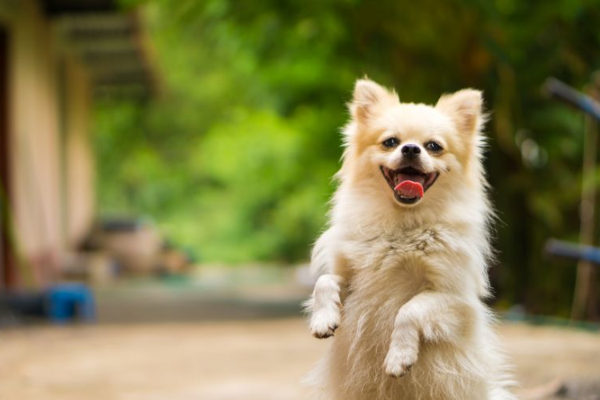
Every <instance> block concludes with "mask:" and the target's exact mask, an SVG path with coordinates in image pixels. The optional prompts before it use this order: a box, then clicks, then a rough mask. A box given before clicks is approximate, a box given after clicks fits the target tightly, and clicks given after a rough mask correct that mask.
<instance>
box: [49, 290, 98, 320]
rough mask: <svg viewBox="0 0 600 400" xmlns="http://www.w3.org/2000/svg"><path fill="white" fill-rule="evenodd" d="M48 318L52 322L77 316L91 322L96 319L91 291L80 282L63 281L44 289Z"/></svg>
mask: <svg viewBox="0 0 600 400" xmlns="http://www.w3.org/2000/svg"><path fill="white" fill-rule="evenodd" d="M46 307H47V312H48V318H50V320H51V321H52V322H56V323H65V322H69V321H70V320H72V319H74V318H75V317H78V318H79V319H80V320H82V321H86V322H91V321H94V320H95V319H96V305H95V302H94V294H93V293H92V291H91V290H90V289H89V288H88V287H87V286H86V285H83V284H81V283H63V284H58V285H54V286H51V287H50V288H49V289H47V291H46Z"/></svg>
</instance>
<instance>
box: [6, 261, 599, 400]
mask: <svg viewBox="0 0 600 400" xmlns="http://www.w3.org/2000/svg"><path fill="white" fill-rule="evenodd" d="M274 271H275V270H274ZM272 273H273V274H275V275H269V274H271V273H267V275H266V278H265V276H264V275H255V274H254V273H253V272H252V271H250V272H247V271H246V272H239V273H236V274H234V277H233V278H232V277H231V276H229V277H227V279H226V280H227V281H228V282H229V283H227V284H226V285H224V284H223V276H222V275H219V274H216V275H212V274H211V273H210V271H209V272H208V273H204V274H203V279H202V280H201V281H202V282H203V283H202V285H200V284H197V283H194V282H196V281H191V282H190V281H187V282H186V281H177V280H174V281H167V282H166V283H165V282H164V281H163V282H161V283H151V282H146V281H139V282H133V283H131V282H130V283H127V284H119V285H116V286H112V287H110V288H105V289H102V290H100V291H99V292H98V304H99V309H100V314H99V316H100V318H99V323H97V324H94V325H88V326H84V325H78V326H77V325H76V326H66V327H52V326H44V325H42V326H29V327H20V328H13V329H9V330H5V331H0V399H2V400H13V399H19V400H34V399H35V400H38V399H45V400H81V399H86V400H100V399H102V400H111V399H115V400H138V399H140V400H141V399H150V400H153V399H157V400H158V399H160V400H162V399H169V400H183V399H194V400H197V399H202V400H204V399H206V400H213V399H214V400H233V399H243V400H252V399H256V400H269V399H272V400H292V399H293V400H300V399H308V398H310V397H309V396H308V394H307V392H306V391H305V389H304V388H303V386H302V384H301V380H302V377H303V375H304V374H305V373H306V372H307V371H309V370H310V369H311V366H312V365H313V364H314V363H315V362H316V361H317V360H318V359H319V357H320V355H321V354H322V353H323V352H324V351H325V350H326V348H327V346H328V341H320V340H317V339H314V338H312V337H311V335H310V334H309V332H308V329H307V326H306V323H305V321H304V320H303V319H302V318H301V317H299V316H298V304H299V301H300V299H302V298H303V297H305V296H306V295H307V293H308V290H307V289H306V288H303V287H301V286H299V285H291V284H288V285H286V284H281V282H279V283H277V282H278V281H280V280H281V277H282V276H281V274H284V275H285V274H290V275H294V274H295V272H293V271H287V272H283V273H281V272H272ZM261 276H262V277H261ZM209 278H210V279H209ZM232 282H233V283H232ZM244 282H245V283H244ZM499 332H500V335H501V338H502V341H503V343H504V346H505V347H506V349H507V350H508V353H509V356H510V358H511V359H512V361H513V362H514V364H515V365H516V369H515V374H516V377H517V379H518V381H519V382H520V383H521V386H522V387H523V389H521V390H525V391H527V392H531V391H530V390H529V389H531V388H536V389H539V388H540V386H542V389H543V388H544V387H549V386H553V385H554V386H556V385H557V383H561V382H563V383H566V384H567V385H568V386H569V392H568V393H569V395H568V396H563V397H556V398H557V399H559V398H560V399H565V398H572V399H593V398H594V399H595V398H596V397H588V396H587V395H585V396H584V394H582V393H583V392H584V391H585V393H588V394H589V393H594V394H598V393H600V390H599V389H600V388H599V386H600V385H598V382H600V362H599V361H598V360H600V335H599V334H598V333H594V332H586V331H582V330H574V329H568V328H557V327H548V326H545V327H539V326H538V327H534V326H529V325H524V324H510V323H504V324H502V325H501V326H500V327H499ZM590 388H591V389H590ZM590 390H591V392H590ZM577 391H579V393H580V395H577ZM539 398H550V397H548V396H545V397H539Z"/></svg>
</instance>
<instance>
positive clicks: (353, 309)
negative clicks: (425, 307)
mask: <svg viewBox="0 0 600 400" xmlns="http://www.w3.org/2000/svg"><path fill="white" fill-rule="evenodd" d="M459 241H460V238H459V237H457V236H456V235H455V234H452V233H451V232H449V231H447V230H444V229H443V228H441V227H435V226H429V227H419V228H415V229H412V230H404V231H398V232H396V233H393V234H380V235H374V236H371V237H368V238H366V239H364V240H348V241H346V242H345V243H344V249H343V251H344V253H345V254H347V255H348V254H351V255H352V259H350V260H348V262H349V263H350V267H351V271H352V272H351V277H350V279H349V283H348V287H347V296H346V297H345V299H344V300H343V303H344V306H343V311H342V321H341V324H340V328H339V330H338V331H337V332H336V337H335V341H334V348H335V347H337V348H338V350H337V351H334V352H333V354H332V355H333V356H334V357H339V358H338V359H337V360H336V361H335V363H337V364H338V365H341V366H344V367H343V368H340V369H339V370H338V371H345V372H344V375H345V376H338V377H337V379H336V377H333V378H334V379H336V380H338V382H339V384H340V386H341V387H346V388H347V392H346V394H345V395H346V396H347V398H348V399H352V398H353V397H352V396H353V394H355V393H361V396H360V398H361V399H365V398H392V397H393V395H392V394H393V393H395V392H396V391H397V390H401V391H403V392H405V393H408V392H411V391H412V390H414V389H415V386H414V384H415V383H417V384H418V380H419V379H422V377H423V374H425V375H427V374H429V375H431V373H432V372H431V369H429V370H428V369H427V368H426V367H425V368H424V366H425V365H427V364H428V362H427V361H428V360H429V359H430V358H431V357H432V354H434V353H435V352H432V346H433V345H430V344H427V345H424V346H422V349H421V355H420V357H421V358H420V362H419V363H417V365H415V366H414V368H413V371H412V372H411V374H410V376H407V377H405V378H402V379H400V380H394V379H392V378H390V377H387V376H384V374H383V368H382V365H383V360H384V358H385V354H386V352H387V349H388V347H389V343H390V336H391V332H392V330H393V326H394V319H395V317H396V314H397V312H398V310H399V309H400V308H401V307H402V306H403V305H404V304H405V303H406V302H407V301H409V300H410V299H411V298H412V297H413V296H415V295H416V294H417V293H419V292H422V291H423V290H427V289H436V287H435V285H436V279H437V278H439V275H440V274H441V275H444V274H446V273H449V271H446V267H447V266H449V264H454V262H453V261H452V259H459V258H460V253H462V252H461V251H460V249H459V248H460V246H457V245H458V242H459ZM449 258H450V259H449ZM441 260H443V261H446V262H440V261H441ZM432 277H433V278H432ZM440 311H442V312H443V310H440ZM438 351H439V349H438ZM348 376H351V377H353V378H350V379H348ZM428 380H430V379H428ZM356 382H362V383H363V384H365V383H366V382H369V385H368V387H363V388H356V387H353V385H355V383H356ZM432 389H433V388H432ZM369 393H370V394H369ZM432 393H437V394H436V396H440V393H439V392H436V391H435V390H433V391H432ZM365 395H366V397H365ZM390 396H391V397H390ZM407 398H410V397H407ZM423 398H427V397H426V396H425V397H423ZM439 398H442V397H438V399H439Z"/></svg>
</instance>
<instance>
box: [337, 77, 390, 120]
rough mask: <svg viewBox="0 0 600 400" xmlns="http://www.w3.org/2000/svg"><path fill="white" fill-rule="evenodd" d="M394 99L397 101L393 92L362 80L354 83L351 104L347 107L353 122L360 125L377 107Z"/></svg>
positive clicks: (369, 81)
mask: <svg viewBox="0 0 600 400" xmlns="http://www.w3.org/2000/svg"><path fill="white" fill-rule="evenodd" d="M394 99H396V100H397V97H396V95H395V94H394V93H393V92H390V91H388V90H387V89H385V88H384V87H382V86H379V85H378V84H377V83H375V82H373V81H372V80H370V79H367V78H364V79H359V80H357V81H356V84H355V85H354V95H353V97H352V102H351V103H350V104H349V105H348V106H349V108H350V112H351V113H352V117H353V118H354V120H355V121H357V122H359V123H361V122H366V121H367V120H368V119H369V118H371V117H372V116H373V115H374V114H375V110H376V109H377V107H378V106H379V105H381V104H382V103H384V102H389V101H393V100H394Z"/></svg>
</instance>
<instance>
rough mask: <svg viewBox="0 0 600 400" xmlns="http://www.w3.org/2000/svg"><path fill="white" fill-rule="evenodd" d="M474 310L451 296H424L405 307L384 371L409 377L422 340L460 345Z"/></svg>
mask: <svg viewBox="0 0 600 400" xmlns="http://www.w3.org/2000/svg"><path fill="white" fill-rule="evenodd" d="M471 314H472V310H471V309H470V308H469V307H468V306H467V304H466V303H465V302H464V301H461V300H459V299H458V298H457V297H455V296H453V295H449V294H443V293H436V292H429V291H427V292H422V293H419V294H418V295H416V296H415V297H413V298H412V299H410V300H409V301H408V302H407V303H406V304H405V305H403V306H402V307H401V308H400V310H399V311H398V314H397V315H396V319H395V321H394V330H393V331H392V338H391V342H390V348H389V351H388V353H387V356H386V358H385V362H384V367H385V372H386V373H387V374H388V375H391V376H395V377H399V376H403V375H404V374H406V373H407V372H408V371H409V370H410V368H411V367H412V365H413V364H414V363H415V362H416V361H417V357H418V354H419V340H420V338H423V340H428V341H433V342H438V341H446V342H456V341H458V340H460V336H461V335H462V334H463V333H464V331H465V329H466V328H467V324H466V323H465V322H466V321H468V320H470V318H471Z"/></svg>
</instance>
